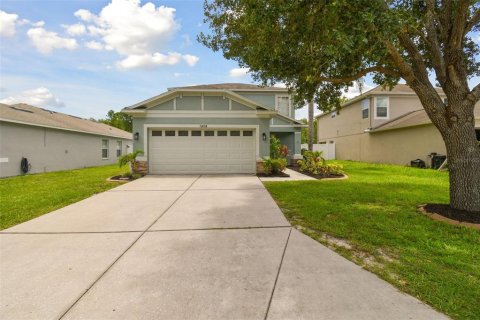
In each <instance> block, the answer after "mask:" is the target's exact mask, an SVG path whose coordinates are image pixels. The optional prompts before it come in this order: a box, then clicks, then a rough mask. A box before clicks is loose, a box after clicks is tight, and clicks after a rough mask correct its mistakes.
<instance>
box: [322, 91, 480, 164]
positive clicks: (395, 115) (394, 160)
mask: <svg viewBox="0 0 480 320" xmlns="http://www.w3.org/2000/svg"><path fill="white" fill-rule="evenodd" d="M439 93H440V95H441V96H442V97H445V96H444V94H443V92H442V91H441V89H439ZM475 119H476V126H477V128H478V130H477V138H478V139H480V103H479V104H477V106H476V108H475ZM317 121H318V136H317V137H318V142H319V143H335V153H336V158H337V159H340V160H355V161H365V162H374V163H390V164H399V165H409V164H410V161H412V160H415V159H421V160H423V161H425V163H426V164H427V166H428V165H430V163H431V158H430V157H429V155H430V154H432V153H437V154H443V155H445V154H446V149H445V144H444V142H443V140H442V137H441V135H440V133H439V131H438V130H437V128H436V127H435V126H434V125H433V124H432V123H431V121H430V119H429V118H428V116H427V114H426V113H425V111H424V110H423V107H422V104H421V103H420V100H419V99H418V97H417V95H416V94H415V92H413V91H412V90H411V89H410V88H409V87H408V86H406V85H403V84H399V85H397V86H396V87H394V88H393V89H392V90H391V91H390V90H388V89H383V88H382V87H380V86H378V87H376V88H374V89H372V90H370V91H367V92H365V93H363V94H362V95H360V96H358V97H356V98H353V99H351V100H349V101H347V102H345V103H344V104H343V105H342V108H341V109H340V112H338V113H337V112H330V113H325V114H321V115H318V116H317Z"/></svg>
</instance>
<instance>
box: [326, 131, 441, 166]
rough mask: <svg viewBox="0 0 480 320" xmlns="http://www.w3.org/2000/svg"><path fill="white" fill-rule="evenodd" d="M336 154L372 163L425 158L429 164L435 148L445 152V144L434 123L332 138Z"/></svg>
mask: <svg viewBox="0 0 480 320" xmlns="http://www.w3.org/2000/svg"><path fill="white" fill-rule="evenodd" d="M333 141H335V153H336V158H337V159H341V160H354V161H363V162H373V163H390V164H399V165H410V161H411V160H415V159H422V160H423V161H425V162H426V163H427V165H429V164H430V158H429V157H428V155H429V154H430V153H432V152H436V153H438V154H446V149H445V144H444V143H443V140H442V137H441V135H440V133H439V132H438V130H437V128H435V126H433V125H432V124H428V125H423V126H417V127H409V128H402V129H396V130H387V131H378V132H372V133H362V134H357V135H352V136H346V137H340V138H335V139H333Z"/></svg>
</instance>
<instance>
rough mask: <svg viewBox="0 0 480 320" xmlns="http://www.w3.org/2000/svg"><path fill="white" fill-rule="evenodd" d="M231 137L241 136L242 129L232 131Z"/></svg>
mask: <svg viewBox="0 0 480 320" xmlns="http://www.w3.org/2000/svg"><path fill="white" fill-rule="evenodd" d="M230 137H240V131H230Z"/></svg>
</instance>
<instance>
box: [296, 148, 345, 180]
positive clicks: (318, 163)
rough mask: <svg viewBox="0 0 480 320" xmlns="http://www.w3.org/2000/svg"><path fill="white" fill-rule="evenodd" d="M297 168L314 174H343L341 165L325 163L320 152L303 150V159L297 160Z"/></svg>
mask: <svg viewBox="0 0 480 320" xmlns="http://www.w3.org/2000/svg"><path fill="white" fill-rule="evenodd" d="M297 164H298V167H299V170H300V171H302V172H308V173H310V174H314V175H324V176H328V175H343V173H344V172H343V166H342V165H341V164H338V163H330V164H327V163H326V161H325V159H324V158H323V157H322V153H321V152H318V151H316V152H312V151H305V152H304V154H303V160H298V161H297Z"/></svg>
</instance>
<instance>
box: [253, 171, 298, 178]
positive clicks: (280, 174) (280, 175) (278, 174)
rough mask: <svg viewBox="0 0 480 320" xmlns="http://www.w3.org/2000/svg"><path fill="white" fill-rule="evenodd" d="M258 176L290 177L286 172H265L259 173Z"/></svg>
mask: <svg viewBox="0 0 480 320" xmlns="http://www.w3.org/2000/svg"><path fill="white" fill-rule="evenodd" d="M257 177H262V178H264V177H269V178H288V177H290V175H289V174H286V173H285V172H279V173H276V174H265V173H257Z"/></svg>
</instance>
